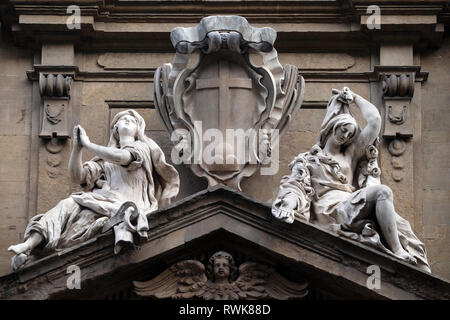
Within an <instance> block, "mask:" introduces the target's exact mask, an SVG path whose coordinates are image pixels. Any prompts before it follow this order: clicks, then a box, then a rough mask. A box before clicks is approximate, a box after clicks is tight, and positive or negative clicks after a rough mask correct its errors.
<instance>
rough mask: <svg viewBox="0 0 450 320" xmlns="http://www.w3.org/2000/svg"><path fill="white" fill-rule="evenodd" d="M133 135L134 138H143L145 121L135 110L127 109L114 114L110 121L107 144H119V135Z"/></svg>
mask: <svg viewBox="0 0 450 320" xmlns="http://www.w3.org/2000/svg"><path fill="white" fill-rule="evenodd" d="M124 135H128V136H133V137H134V138H135V140H141V141H143V140H145V138H144V137H145V121H144V118H142V117H141V116H140V114H139V113H137V112H136V111H135V110H132V109H129V110H125V111H121V112H119V113H118V114H116V115H115V116H114V118H113V120H112V121H111V137H110V143H109V145H116V146H118V145H119V140H120V137H121V136H124Z"/></svg>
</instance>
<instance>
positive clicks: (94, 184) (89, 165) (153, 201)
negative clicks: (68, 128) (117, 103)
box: [8, 110, 179, 269]
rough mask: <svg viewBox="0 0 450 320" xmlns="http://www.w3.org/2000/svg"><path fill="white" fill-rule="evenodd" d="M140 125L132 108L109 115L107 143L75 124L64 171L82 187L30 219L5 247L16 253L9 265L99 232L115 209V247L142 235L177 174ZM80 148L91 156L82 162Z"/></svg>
mask: <svg viewBox="0 0 450 320" xmlns="http://www.w3.org/2000/svg"><path fill="white" fill-rule="evenodd" d="M144 130H145V121H144V119H143V118H142V117H141V116H140V115H139V114H138V113H137V112H136V111H134V110H126V111H122V112H120V113H118V114H117V115H116V116H115V117H114V119H113V121H112V123H111V136H110V140H109V143H108V146H107V147H103V146H99V145H96V144H95V143H92V142H91V141H90V140H89V137H88V136H87V134H86V132H85V130H84V129H83V128H82V127H81V126H79V125H78V126H75V128H74V130H73V131H74V133H73V149H72V154H71V156H70V160H69V172H70V175H71V177H72V180H73V181H76V182H78V183H80V185H81V186H82V187H83V188H84V192H77V193H73V194H71V195H70V196H69V197H68V198H67V199H64V200H62V201H60V202H59V203H58V204H57V205H56V207H54V208H53V209H51V210H49V211H48V212H46V213H44V214H39V215H36V216H35V217H33V218H32V219H31V221H30V222H29V224H28V226H27V228H26V231H25V236H24V242H23V243H20V244H17V245H13V246H11V247H9V248H8V250H9V251H12V252H14V253H15V254H16V256H14V257H13V263H12V265H13V269H17V268H18V267H20V266H21V265H23V263H25V261H26V260H27V259H28V257H29V256H30V255H33V254H35V253H39V255H45V254H47V253H50V252H54V251H55V250H59V249H62V248H67V247H71V246H73V245H75V244H77V243H81V242H84V241H86V240H88V239H90V238H93V237H94V236H97V235H99V234H100V233H101V232H102V228H103V227H104V226H105V224H107V223H108V221H109V220H110V218H111V217H113V216H115V215H116V214H118V213H121V214H122V215H123V216H124V217H125V218H124V219H123V220H122V221H119V223H116V224H115V225H114V233H115V243H116V245H115V249H114V250H115V252H116V253H118V252H119V251H120V249H121V247H122V246H123V245H124V244H133V243H134V242H133V235H134V234H135V233H137V234H138V235H139V236H140V237H144V238H145V237H147V230H148V222H147V214H149V213H150V212H152V211H155V210H156V209H158V207H161V206H165V205H167V204H168V203H169V202H170V200H171V199H172V198H173V197H175V196H176V195H177V194H178V189H179V176H178V172H177V171H176V170H175V168H174V167H173V166H171V165H170V164H168V163H167V162H166V160H165V157H164V154H163V152H162V150H161V149H160V148H159V146H158V145H157V144H156V143H155V142H154V141H153V140H152V139H150V138H148V137H147V136H146V135H145V133H144ZM84 148H85V149H87V150H89V151H91V152H92V153H94V154H95V155H96V157H94V158H93V159H92V160H90V161H87V162H85V163H82V161H81V159H82V150H83V149H84ZM130 203H131V204H132V205H129V204H130ZM119 209H120V210H119ZM119 211H124V212H119ZM136 211H137V212H136Z"/></svg>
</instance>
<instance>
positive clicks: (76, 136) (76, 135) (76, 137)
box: [73, 126, 83, 150]
mask: <svg viewBox="0 0 450 320" xmlns="http://www.w3.org/2000/svg"><path fill="white" fill-rule="evenodd" d="M82 147H83V145H82V144H81V141H80V126H75V127H73V148H74V149H75V148H76V149H78V150H80V149H81V148H82Z"/></svg>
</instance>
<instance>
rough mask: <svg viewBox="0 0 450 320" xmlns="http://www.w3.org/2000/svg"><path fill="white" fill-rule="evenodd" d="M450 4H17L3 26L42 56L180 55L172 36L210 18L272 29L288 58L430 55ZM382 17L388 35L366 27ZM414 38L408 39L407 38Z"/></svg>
mask: <svg viewBox="0 0 450 320" xmlns="http://www.w3.org/2000/svg"><path fill="white" fill-rule="evenodd" d="M448 3H449V1H448V0H446V1H444V0H430V1H426V2H424V1H419V0H415V1H392V0H390V1H370V0H366V1H358V0H353V1H352V0H345V1H332V0H330V1H327V0H325V1H324V0H321V1H319V0H308V1H264V3H263V5H261V2H258V1H245V2H242V3H240V2H236V1H208V0H206V1H202V2H201V3H199V2H198V1H167V2H164V1H152V0H149V1H128V0H106V1H96V0H77V1H73V0H70V1H68V0H54V1H42V0H30V1H23V0H9V1H8V6H3V7H2V9H1V18H2V21H3V23H4V24H5V25H6V27H7V29H9V30H11V32H12V34H13V35H14V38H15V40H16V43H17V44H19V45H22V46H30V47H32V48H36V49H38V48H39V47H40V45H41V43H44V42H71V43H74V44H75V45H76V46H77V48H78V49H81V50H111V51H120V50H145V51H154V52H172V51H173V48H172V45H171V43H170V40H169V36H168V34H169V32H170V30H171V29H172V28H174V27H176V26H192V25H193V24H195V23H198V22H199V21H200V19H201V18H203V17H205V16H208V15H220V14H221V15H227V14H235V15H242V16H244V17H245V18H246V19H247V20H248V21H249V22H250V23H251V24H252V25H255V26H257V27H258V24H264V26H267V25H271V26H272V27H274V28H275V29H276V30H277V32H278V38H277V48H278V51H280V52H283V51H285V52H287V51H292V50H301V49H313V50H330V49H342V48H347V49H348V50H356V49H364V48H366V49H367V48H368V47H370V46H374V45H376V44H377V43H380V42H382V41H389V37H391V38H393V39H397V40H398V39H399V37H400V38H402V39H405V41H407V42H410V43H413V44H415V45H416V48H418V49H420V50H424V49H426V48H428V47H430V46H431V47H436V46H439V44H440V41H441V38H442V35H443V32H444V26H443V24H445V23H448V22H449V20H450V15H449V8H448ZM73 4H76V5H79V6H80V8H81V14H82V16H81V29H80V30H69V29H67V27H66V25H65V22H66V20H67V17H68V14H67V13H66V9H67V6H68V5H73ZM372 4H376V5H378V6H379V7H380V9H381V12H382V21H381V28H382V29H381V30H368V29H367V28H366V27H365V26H364V24H361V23H364V21H365V19H366V18H367V16H368V15H367V12H366V10H367V7H368V6H369V5H372ZM405 35H407V37H405Z"/></svg>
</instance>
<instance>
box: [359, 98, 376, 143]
mask: <svg viewBox="0 0 450 320" xmlns="http://www.w3.org/2000/svg"><path fill="white" fill-rule="evenodd" d="M354 101H355V104H356V105H357V106H358V107H359V109H360V110H361V113H362V115H363V117H364V118H365V119H366V121H367V125H366V127H365V128H364V129H363V130H362V131H361V134H360V135H359V137H358V139H357V140H356V143H357V144H358V146H359V147H360V148H363V149H362V150H365V148H366V147H367V146H369V145H371V144H372V143H373V142H374V141H375V139H376V138H377V137H378V135H379V134H380V130H381V116H380V112H379V111H378V109H377V107H375V106H374V105H373V104H372V103H370V102H369V101H367V100H366V99H364V98H363V97H361V96H359V95H357V94H354Z"/></svg>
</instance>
